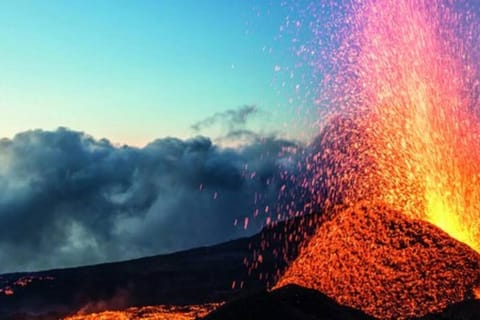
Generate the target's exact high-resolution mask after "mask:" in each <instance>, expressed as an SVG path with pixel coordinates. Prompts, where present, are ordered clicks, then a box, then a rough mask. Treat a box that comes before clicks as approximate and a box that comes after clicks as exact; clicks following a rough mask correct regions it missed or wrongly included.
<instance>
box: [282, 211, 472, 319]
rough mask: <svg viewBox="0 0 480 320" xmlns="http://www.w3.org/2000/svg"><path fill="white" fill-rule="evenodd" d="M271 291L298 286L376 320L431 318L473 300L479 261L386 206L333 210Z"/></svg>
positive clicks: (421, 223) (448, 239) (441, 235)
mask: <svg viewBox="0 0 480 320" xmlns="http://www.w3.org/2000/svg"><path fill="white" fill-rule="evenodd" d="M335 211H336V212H335V214H334V215H333V217H332V219H331V220H330V221H326V222H324V223H323V224H322V225H321V226H320V227H319V228H318V229H317V231H316V233H315V235H314V236H313V238H312V240H311V241H310V242H309V243H308V245H306V246H305V247H304V248H303V250H302V252H301V253H300V256H299V257H298V258H297V259H296V260H295V261H294V262H293V263H292V264H291V266H290V267H289V268H288V269H287V271H286V272H285V274H284V275H283V277H282V278H281V279H280V281H279V282H278V283H277V285H276V287H281V286H284V285H287V284H297V285H301V286H304V287H307V288H312V289H316V290H318V291H320V292H323V293H325V294H327V295H328V296H330V297H332V298H334V299H335V300H337V301H338V302H339V303H341V304H344V305H347V306H350V307H354V308H358V309H360V310H362V311H364V312H366V313H368V314H370V315H373V316H375V317H378V318H380V319H405V318H409V317H417V316H422V315H425V314H428V313H433V312H438V311H440V310H442V309H443V308H445V307H446V306H447V305H449V304H451V303H455V302H459V301H463V300H464V299H467V298H473V297H474V290H475V287H478V286H479V285H480V255H479V254H478V253H476V252H475V251H474V250H472V249H471V248H469V247H468V246H467V245H465V244H463V243H461V242H458V241H456V240H454V239H452V238H451V237H450V236H449V235H448V234H446V233H445V232H443V231H442V230H440V229H439V228H437V227H435V226H433V225H432V224H430V223H428V222H424V221H421V220H414V219H411V218H409V217H407V216H405V215H404V214H402V213H400V212H398V211H396V210H394V209H391V208H390V207H389V206H387V205H380V204H378V205H372V204H370V203H368V202H359V203H357V204H356V205H355V206H353V207H350V208H347V209H343V210H340V209H337V210H335Z"/></svg>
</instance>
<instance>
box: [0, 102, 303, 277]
mask: <svg viewBox="0 0 480 320" xmlns="http://www.w3.org/2000/svg"><path fill="white" fill-rule="evenodd" d="M241 110H243V111H241V112H238V113H235V112H232V113H229V112H227V113H225V114H218V115H215V116H213V117H212V118H211V119H210V120H208V119H206V120H205V121H203V122H200V123H198V124H197V126H198V127H202V126H205V125H207V124H208V123H209V122H214V121H217V120H219V119H229V120H231V121H232V122H242V121H245V120H244V119H245V117H247V116H248V115H249V114H251V113H252V112H255V111H254V108H253V107H245V108H242V109H241ZM242 119H243V120H242ZM232 132H233V131H232ZM236 134H240V135H244V134H247V135H249V136H251V135H253V133H250V132H242V131H237V133H236ZM296 147H297V146H296V145H295V144H294V143H293V142H290V141H285V140H281V139H277V138H275V137H263V138H260V137H259V136H255V138H254V139H251V141H250V142H249V143H248V144H245V145H243V146H242V147H239V148H220V147H218V146H216V145H215V144H213V143H212V142H211V140H210V139H208V138H205V137H201V136H199V137H196V138H193V139H189V140H179V139H175V138H165V139H160V140H156V141H154V142H152V143H150V144H148V145H147V146H146V147H144V148H133V147H127V146H124V147H115V146H113V145H112V144H111V143H110V142H109V141H108V140H105V139H102V140H96V139H94V138H92V137H90V136H88V135H86V134H84V133H81V132H76V131H71V130H68V129H65V128H60V129H58V130H56V131H50V132H49V131H41V130H36V131H28V132H24V133H21V134H18V135H16V136H15V137H14V138H13V139H3V140H0V261H2V264H1V265H0V272H10V271H21V270H38V269H45V268H53V267H65V266H74V265H79V264H91V263H98V262H104V261H112V260H121V259H128V258H133V257H140V256H144V255H152V254H158V253H163V252H170V251H175V250H181V249H185V248H190V247H195V246H200V245H207V244H212V243H216V242H220V241H224V240H227V239H231V238H235V237H239V236H245V235H247V234H251V233H253V232H255V231H257V230H258V229H259V227H260V225H261V224H262V223H263V222H264V217H261V216H259V217H258V219H252V213H253V212H254V211H255V210H256V209H260V212H263V208H265V207H266V206H269V208H270V212H269V214H275V208H278V207H279V206H280V205H281V204H280V203H279V201H278V195H279V190H280V188H281V186H282V184H283V182H282V179H280V176H281V175H282V173H283V172H284V170H286V168H287V167H288V166H289V165H290V162H291V159H290V157H291V154H290V153H289V152H288V151H285V150H289V149H291V148H296ZM245 217H250V226H251V227H250V228H249V229H248V230H246V231H245V230H244V229H243V222H244V219H245ZM235 220H237V221H238V224H237V226H234V221H235Z"/></svg>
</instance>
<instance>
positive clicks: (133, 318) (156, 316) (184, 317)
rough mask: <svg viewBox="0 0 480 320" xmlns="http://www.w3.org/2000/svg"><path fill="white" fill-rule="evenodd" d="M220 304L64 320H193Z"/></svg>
mask: <svg viewBox="0 0 480 320" xmlns="http://www.w3.org/2000/svg"><path fill="white" fill-rule="evenodd" d="M221 305H222V303H209V304H203V305H188V306H168V305H160V306H147V307H132V308H128V309H125V310H122V311H104V312H98V313H90V314H78V315H74V316H70V317H67V318H66V320H140V319H142V320H194V319H199V318H201V317H204V316H206V315H207V314H208V313H210V312H211V311H213V310H215V309H216V308H218V307H219V306H221Z"/></svg>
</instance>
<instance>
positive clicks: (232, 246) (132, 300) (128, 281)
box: [0, 218, 305, 319]
mask: <svg viewBox="0 0 480 320" xmlns="http://www.w3.org/2000/svg"><path fill="white" fill-rule="evenodd" d="M304 221H305V219H303V218H300V219H293V220H289V221H287V222H282V223H278V224H272V225H271V226H270V227H268V228H265V229H264V230H263V231H262V232H260V233H259V234H257V235H255V236H253V237H250V238H243V239H238V240H233V241H230V242H226V243H222V244H219V245H214V246H211V247H203V248H197V249H192V250H187V251H182V252H178V253H173V254H167V255H159V256H154V257H147V258H141V259H136V260H130V261H124V262H116V263H106V264H100V265H93V266H85V267H78V268H68V269H59V270H49V271H43V272H33V273H16V274H4V275H0V289H5V288H9V289H11V290H12V291H13V294H11V295H10V294H9V295H7V294H5V292H0V319H4V318H8V319H10V318H12V317H13V315H15V319H58V318H59V317H61V316H63V315H68V314H73V313H75V312H76V311H78V310H80V309H82V308H85V307H87V310H88V312H97V311H104V310H119V309H124V308H127V307H131V306H147V305H160V304H175V305H186V304H203V303H209V302H218V301H228V300H230V299H232V298H235V297H237V296H238V295H239V294H242V295H245V294H249V293H252V292H253V293H255V292H258V291H261V290H265V289H266V288H267V286H268V285H269V284H270V285H271V284H272V281H273V279H274V277H275V275H276V274H277V270H283V269H284V268H285V267H286V260H291V259H293V258H294V257H295V255H296V254H297V252H298V244H299V243H300V241H301V239H300V238H298V240H297V241H296V242H295V241H289V242H288V243H289V246H288V248H284V244H285V243H286V240H285V238H284V235H285V234H288V233H290V232H293V230H296V229H298V224H300V223H303V222H304ZM262 244H268V248H267V247H265V245H263V248H264V250H262V262H261V263H256V265H255V268H253V267H252V265H251V263H246V262H248V261H251V260H252V259H253V257H255V256H256V253H255V251H256V248H260V247H262ZM274 250H275V253H274ZM260 275H261V276H260ZM25 279H31V281H29V282H28V283H26V285H20V284H19V282H22V281H23V282H25ZM233 282H235V284H236V285H235V287H234V288H232V284H233ZM34 315H39V317H37V316H34Z"/></svg>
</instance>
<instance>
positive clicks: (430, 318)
mask: <svg viewBox="0 0 480 320" xmlns="http://www.w3.org/2000/svg"><path fill="white" fill-rule="evenodd" d="M479 319H480V300H466V301H462V302H457V303H455V304H452V305H450V306H448V307H447V308H446V309H445V310H443V311H442V312H440V313H435V314H430V315H427V316H425V317H422V318H420V320H479Z"/></svg>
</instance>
